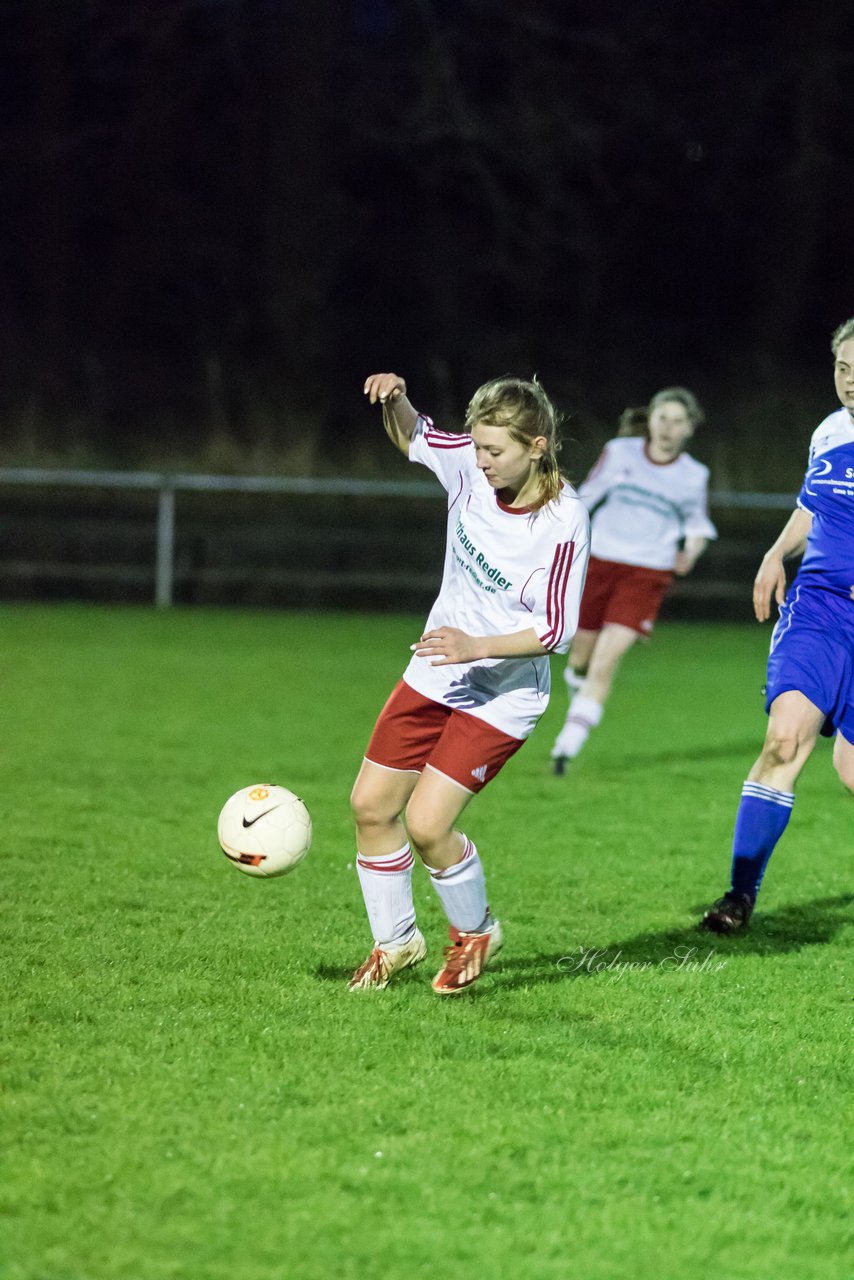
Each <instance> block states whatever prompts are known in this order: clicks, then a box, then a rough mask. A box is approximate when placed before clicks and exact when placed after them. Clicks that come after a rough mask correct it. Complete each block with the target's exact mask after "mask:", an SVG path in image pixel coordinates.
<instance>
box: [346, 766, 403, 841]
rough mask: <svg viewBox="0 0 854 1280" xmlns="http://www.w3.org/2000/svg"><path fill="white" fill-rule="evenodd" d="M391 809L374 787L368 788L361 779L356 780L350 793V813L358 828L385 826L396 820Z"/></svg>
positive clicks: (395, 815) (391, 806)
mask: <svg viewBox="0 0 854 1280" xmlns="http://www.w3.org/2000/svg"><path fill="white" fill-rule="evenodd" d="M393 808H394V806H393V805H391V804H389V803H388V802H387V800H386V799H385V797H384V796H383V794H382V792H381V791H378V790H377V788H376V787H374V786H368V785H366V784H365V783H364V782H363V781H362V780H361V779H359V778H357V779H356V783H355V785H354V787H353V790H352V791H351V793H350V812H351V813H352V815H353V820H354V821H355V823H356V825H357V826H358V827H360V828H362V829H364V828H365V827H384V826H387V825H388V824H389V823H390V822H394V821H395V819H396V818H397V814H396V813H393V812H392V809H393Z"/></svg>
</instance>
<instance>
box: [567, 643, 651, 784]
mask: <svg viewBox="0 0 854 1280" xmlns="http://www.w3.org/2000/svg"><path fill="white" fill-rule="evenodd" d="M583 634H584V635H585V636H589V635H593V636H595V637H596V639H595V643H594V644H593V647H592V650H591V653H590V657H589V661H588V665H587V675H586V676H585V678H584V681H583V683H582V685H581V687H580V689H579V690H578V692H577V693H576V694H575V696H574V698H573V699H572V701H571V702H570V704H569V710H568V711H567V713H566V719H565V721H564V725H563V728H562V729H561V731H560V733H559V734H558V737H557V741H556V742H555V744H554V746H553V747H552V760H553V761H554V766H553V767H554V772H555V773H556V774H562V773H563V772H564V771H565V768H566V763H567V761H568V760H574V759H575V757H576V756H577V755H578V754H579V752H580V751H581V748H582V747H583V746H584V744H585V742H586V741H587V739H588V737H589V736H590V733H591V731H592V730H593V729H595V728H596V726H597V725H598V724H599V723H600V721H601V719H602V712H603V708H604V706H605V703H606V701H607V699H608V695H609V693H610V692H611V686H612V685H613V683H614V676H615V675H616V673H617V669H618V667H619V665H620V663H621V662H622V660H623V658H624V656H625V655H626V654H627V653H628V651H629V649H631V647H632V645H634V644H635V642H636V641H637V640H638V638H639V637H638V632H637V631H635V630H633V628H632V627H624V626H623V625H622V624H621V623H618V622H609V623H608V624H607V625H606V626H604V627H603V628H602V630H601V631H599V632H598V633H597V632H585V633H583Z"/></svg>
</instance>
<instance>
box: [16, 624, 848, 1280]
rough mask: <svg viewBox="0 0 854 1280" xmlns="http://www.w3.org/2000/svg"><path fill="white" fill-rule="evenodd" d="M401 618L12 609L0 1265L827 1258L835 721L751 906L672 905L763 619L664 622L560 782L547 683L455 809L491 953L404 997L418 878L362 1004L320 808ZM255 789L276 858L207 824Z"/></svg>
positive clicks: (835, 1051) (785, 1265) (19, 1277)
mask: <svg viewBox="0 0 854 1280" xmlns="http://www.w3.org/2000/svg"><path fill="white" fill-rule="evenodd" d="M420 621H421V619H420V618H418V619H416V618H406V617H397V616H395V617H382V618H381V617H376V616H357V615H347V616H344V615H336V614H329V615H311V616H308V615H301V614H272V613H271V614H248V613H231V614H229V613H224V612H206V611H203V610H197V611H174V612H169V613H164V614H159V615H158V614H155V613H154V612H150V611H147V610H139V611H135V610H133V609H125V610H121V609H106V608H104V609H89V608H55V609H52V608H38V607H23V606H22V607H17V608H16V607H10V606H6V607H5V608H4V609H3V611H2V613H1V614H0V655H1V656H0V664H2V671H0V680H2V725H3V731H2V769H3V798H4V804H3V824H2V835H0V841H1V842H2V865H3V899H4V905H3V911H2V941H3V951H2V975H3V988H4V998H3V1005H2V1018H3V1039H2V1090H3V1092H2V1113H0V1115H2V1156H0V1159H2V1167H0V1276H1V1277H2V1280H167V1278H168V1280H185V1278H186V1280H226V1278H227V1280H328V1278H329V1277H335V1278H336V1280H369V1278H374V1277H392V1276H401V1277H431V1278H432V1277H442V1276H450V1275H456V1276H461V1275H471V1276H477V1277H478V1280H498V1278H503V1277H508V1278H510V1277H513V1278H514V1280H515V1278H518V1280H576V1278H577V1280H677V1278H678V1280H683V1278H684V1277H686V1276H691V1277H695V1278H699V1280H705V1278H706V1277H709V1278H712V1277H714V1280H742V1278H743V1280H748V1278H749V1280H765V1278H766V1277H767V1278H768V1280H771V1278H772V1277H773V1280H819V1278H821V1280H825V1278H826V1280H841V1278H843V1277H848V1276H850V1275H852V1274H854V1268H852V1266H851V1254H850V1252H849V1251H848V1250H849V1249H850V1245H851V1236H850V1229H849V1228H850V1209H851V1205H850V1199H847V1197H848V1195H849V1193H850V1188H851V1142H850V1134H848V1135H846V1124H845V1116H846V1113H847V1107H848V1105H849V1103H850V1093H849V1090H850V1084H851V1079H850V1074H849V1069H848V1060H849V1057H850V1012H851V995H852V989H851V977H852V966H851V951H850V944H851V939H852V929H851V904H852V900H854V899H852V892H851V847H852V815H854V808H852V802H851V799H850V797H849V796H847V794H846V793H844V792H843V789H842V787H841V784H840V783H839V782H838V780H837V778H836V775H835V774H834V773H833V771H832V768H831V762H830V750H829V747H828V744H827V743H824V742H823V743H821V744H820V746H819V747H818V748H817V751H816V755H815V757H814V759H813V760H812V761H811V763H810V765H809V767H808V769H807V771H806V773H805V775H804V778H803V779H802V783H801V786H800V788H799V797H798V802H797V805H796V808H795V813H794V817H793V819H792V823H791V826H790V828H789V831H788V832H787V834H786V836H785V837H784V840H783V843H782V844H781V846H780V849H779V850H778V852H777V854H776V856H775V859H774V860H773V861H772V863H771V868H770V871H769V873H768V877H767V881H766V886H765V888H764V890H763V897H762V900H761V908H762V909H761V912H760V913H759V914H758V915H757V916H756V918H755V923H754V927H753V929H752V931H751V933H750V935H748V936H747V937H745V938H743V939H711V940H710V939H709V937H708V936H707V935H704V934H700V933H698V932H697V931H696V929H695V922H696V919H697V917H698V913H699V912H700V911H701V909H702V907H703V906H704V905H705V904H707V902H708V901H709V900H710V899H711V898H713V897H716V896H718V894H719V893H720V892H721V891H722V890H723V889H724V888H725V886H726V879H727V872H728V865H729V839H730V834H731V829H732V820H733V815H734V811H735V806H736V804H737V800H738V795H739V791H740V787H741V782H742V780H743V778H744V776H745V774H746V772H747V769H748V768H749V766H750V764H751V763H752V760H753V758H754V757H755V755H756V752H757V749H758V746H759V743H760V741H761V736H762V732H763V725H764V717H763V714H762V710H761V701H760V697H759V686H760V685H761V683H762V680H763V674H764V656H765V650H766V646H767V639H768V633H767V630H763V629H760V628H759V627H751V626H745V627H743V628H735V627H699V626H697V627H688V626H677V625H675V624H671V625H669V626H668V625H664V626H662V627H661V628H660V630H659V633H658V635H657V636H656V638H655V641H654V643H653V644H651V645H650V646H648V647H646V648H645V649H643V651H638V652H635V653H633V654H631V655H630V657H629V659H628V660H627V662H626V665H625V668H624V670H623V672H622V673H621V679H620V682H619V684H618V687H617V689H616V691H615V693H614V696H613V699H612V702H611V705H610V707H609V710H608V715H607V716H606V718H605V721H604V722H603V725H602V727H601V728H600V729H599V730H598V731H597V734H596V736H595V737H594V738H592V739H591V741H590V744H589V746H588V749H587V751H586V753H585V755H584V756H583V757H582V758H581V759H580V760H579V762H578V763H577V765H576V766H575V769H574V772H572V773H571V774H570V775H568V776H567V777H566V778H563V779H556V778H553V777H551V776H550V775H549V772H548V751H549V747H550V745H551V741H552V736H553V734H554V732H555V731H556V729H557V725H558V722H559V719H560V717H561V715H562V711H563V703H562V682H560V683H559V684H558V689H557V696H556V698H555V700H554V703H553V705H552V707H551V708H550V710H549V712H548V715H547V718H546V720H545V721H544V723H543V724H542V725H541V726H540V728H539V730H538V732H537V733H536V734H535V735H534V738H533V739H532V741H531V743H530V744H529V745H528V746H527V747H526V749H525V750H524V751H522V752H520V753H519V755H518V756H516V757H515V758H514V759H513V760H512V761H511V762H510V764H509V765H508V767H507V768H506V770H505V772H504V774H503V775H502V777H501V778H500V779H499V780H498V781H497V782H496V783H495V784H494V785H493V786H492V787H491V788H490V789H489V790H488V791H487V792H486V793H485V795H484V796H483V797H481V798H480V799H479V800H477V801H475V802H474V804H473V805H472V806H471V808H470V809H469V811H468V813H467V815H466V819H467V820H466V830H467V831H468V832H469V833H470V834H471V836H472V837H473V838H474V839H475V840H476V841H477V843H478V846H479V848H480V851H481V854H482V857H483V860H484V863H485V865H486V869H487V883H488V886H489V893H490V901H491V903H492V905H493V907H494V908H495V909H496V911H497V913H498V914H499V915H500V917H501V920H502V923H503V925H504V928H505V935H506V945H505V949H504V952H503V953H502V957H501V959H500V961H499V962H498V963H497V964H496V967H495V969H494V970H492V971H490V972H489V973H488V974H487V975H486V976H485V977H484V978H483V980H482V981H481V982H480V984H479V985H478V987H477V988H476V989H475V990H473V991H472V992H470V993H467V994H466V995H465V997H461V998H459V999H458V1000H451V1001H447V1000H441V999H439V998H437V997H436V996H434V995H433V993H432V992H431V990H430V984H429V979H430V976H431V974H432V972H433V971H434V968H435V965H436V962H437V961H438V959H439V957H440V954H441V947H442V944H443V941H444V925H443V917H442V916H441V912H440V909H439V907H438V903H437V901H436V900H435V895H434V894H433V893H432V891H431V890H430V889H429V886H428V885H427V884H426V876H425V875H424V874H423V873H421V872H420V869H416V880H415V892H416V903H417V906H418V910H419V918H420V921H421V926H422V928H423V930H424V932H425V934H426V936H427V939H428V944H429V945H430V947H431V953H430V957H429V959H428V963H427V965H426V966H423V967H422V968H421V969H419V970H416V971H414V972H412V973H410V974H407V975H404V977H403V978H402V979H401V980H400V982H399V984H398V985H397V986H396V987H391V988H389V990H388V991H387V992H385V993H382V994H380V993H367V994H364V995H355V996H354V995H350V994H348V993H347V991H346V990H345V980H346V977H347V976H348V974H349V972H350V971H351V969H352V968H353V967H354V966H355V964H356V963H357V962H359V961H360V960H361V959H363V958H364V955H365V954H366V952H367V950H368V949H369V937H368V934H367V930H366V924H365V920H364V917H363V909H362V905H361V899H360V896H359V890H358V883H357V879H356V875H355V871H354V868H353V843H352V832H351V824H350V819H349V814H348V807H347V798H348V793H349V787H350V783H351V779H352V776H353V775H354V773H355V771H356V769H357V767H358V764H359V760H360V758H361V752H362V750H363V747H364V743H365V740H366V737H367V734H368V732H369V730H370V728H371V726H372V723H373V719H374V717H375V715H376V713H377V711H378V710H379V708H380V706H381V704H382V702H383V700H384V698H385V696H386V694H387V692H388V690H389V688H390V687H391V684H392V682H393V681H394V679H395V678H396V677H397V675H398V674H399V672H400V670H401V669H402V667H403V665H404V664H405V661H406V659H407V657H408V650H407V646H408V643H409V642H410V640H411V639H412V638H413V637H414V636H415V635H416V634H417V632H418V628H419V625H420ZM555 674H556V675H557V674H559V672H558V671H556V672H555ZM259 780H269V781H274V782H281V783H284V784H285V785H287V786H289V787H291V788H292V789H293V790H295V791H297V792H299V793H300V794H301V795H302V796H303V797H304V799H305V800H306V802H307V803H308V805H309V807H310V809H311V812H312V815H313V818H314V823H315V845H314V848H313V850H312V852H311V853H310V854H309V856H308V858H307V859H306V861H305V862H304V863H303V864H302V865H301V866H300V867H299V868H298V869H297V871H296V872H295V873H294V874H293V875H292V876H290V877H287V878H285V879H281V880H273V881H267V882H264V881H256V880H252V879H250V878H248V877H245V876H243V875H241V874H240V873H239V872H238V871H237V870H235V868H233V867H232V866H231V865H230V864H229V863H228V862H227V861H226V860H225V858H224V857H223V856H222V855H221V853H220V852H219V850H218V848H217V846H216V842H215V834H214V831H215V821H216V814H217V811H218V809H219V807H220V805H221V803H222V802H223V800H224V799H225V798H226V797H227V796H228V795H229V794H230V793H231V792H233V791H235V790H236V789H237V788H238V787H240V786H243V785H245V784H247V783H249V782H255V781H259ZM692 948H696V951H693V952H692V951H691V949H692ZM680 956H681V957H683V960H684V958H685V957H686V956H687V958H688V959H687V961H686V962H684V963H682V962H680V960H679V957H680ZM691 964H693V966H694V967H691ZM605 966H609V967H605ZM622 966H631V967H622ZM847 1230H848V1235H847V1239H846V1231H847Z"/></svg>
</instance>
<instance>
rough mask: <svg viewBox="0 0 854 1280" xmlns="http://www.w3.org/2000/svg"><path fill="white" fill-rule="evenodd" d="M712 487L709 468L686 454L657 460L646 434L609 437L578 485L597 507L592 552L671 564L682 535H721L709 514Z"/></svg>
mask: <svg viewBox="0 0 854 1280" xmlns="http://www.w3.org/2000/svg"><path fill="white" fill-rule="evenodd" d="M708 488H709V469H708V467H704V466H703V464H702V463H701V462H697V460H696V458H692V457H691V455H690V454H688V453H680V454H678V455H677V457H675V458H674V459H673V461H672V462H665V463H660V462H653V461H652V459H651V458H650V456H649V450H648V448H647V442H646V440H645V439H644V438H643V437H638V436H619V437H618V438H617V439H615V440H609V441H608V443H607V444H606V445H605V448H604V449H603V450H602V453H601V455H600V457H599V461H598V462H597V463H596V465H595V467H594V468H593V470H592V471H591V472H590V475H589V476H588V477H587V479H586V480H585V481H584V483H583V484H582V485H581V486H580V488H579V490H578V492H579V495H580V497H581V498H582V499H583V501H584V502H585V503H586V505H587V507H588V508H589V509H590V510H591V511H593V533H592V552H593V555H594V556H596V557H597V559H599V560H615V561H617V563H619V564H633V565H641V566H643V568H645V569H672V568H673V566H674V564H675V563H676V552H677V551H678V549H679V543H680V540H681V539H682V538H684V537H695V536H696V537H701V538H709V539H711V538H716V537H717V536H718V535H717V530H716V529H715V526H714V525H713V524H712V522H711V520H710V519H709V514H708V509H707V504H708ZM594 508H595V510H594Z"/></svg>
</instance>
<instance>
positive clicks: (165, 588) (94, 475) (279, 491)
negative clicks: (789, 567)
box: [0, 467, 794, 608]
mask: <svg viewBox="0 0 854 1280" xmlns="http://www.w3.org/2000/svg"><path fill="white" fill-rule="evenodd" d="M7 486H8V487H12V488H14V489H20V488H21V487H30V488H33V489H38V490H41V491H42V492H43V493H44V491H46V490H51V489H52V490H54V491H55V492H56V493H59V492H60V491H63V490H69V489H73V490H91V491H105V490H113V491H124V492H127V493H131V492H139V491H147V492H151V493H153V494H156V495H157V500H156V514H155V518H154V519H155V525H154V530H153V532H154V557H153V559H154V563H153V566H152V578H153V597H154V603H155V604H156V605H157V606H158V607H161V608H164V607H168V606H169V605H171V604H172V603H173V600H174V594H175V548H176V536H177V516H176V495H177V494H178V493H182V492H183V493H195V494H200V493H201V494H208V495H218V494H219V495H225V494H244V495H252V494H255V495H281V496H289V495H291V496H294V497H300V498H312V497H315V498H321V497H322V498H356V499H374V498H376V499H380V500H386V499H412V498H418V499H428V500H433V501H435V502H436V503H437V504H438V503H439V502H440V501H441V500H442V499H444V492H443V491H442V489H441V488H440V487H439V486H438V484H437V483H435V482H434V481H423V482H422V481H416V482H412V481H409V482H406V481H397V480H366V479H352V478H345V477H333V478H309V477H299V476H291V477H287V476H217V475H197V474H172V473H169V472H156V471H81V470H71V469H67V470H66V469H48V468H9V467H6V468H0V488H3V487H7ZM710 504H711V506H712V509H713V510H716V511H724V510H736V511H743V512H773V511H781V512H782V511H791V510H792V509H793V506H794V498H793V495H791V494H780V493H741V492H736V491H728V490H717V491H715V492H713V493H712V494H711V495H710ZM2 554H3V553H2V548H0V565H2ZM58 567H60V566H54V569H56V568H58Z"/></svg>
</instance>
